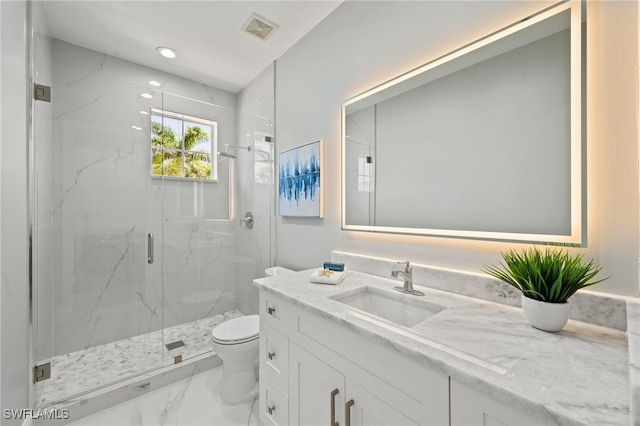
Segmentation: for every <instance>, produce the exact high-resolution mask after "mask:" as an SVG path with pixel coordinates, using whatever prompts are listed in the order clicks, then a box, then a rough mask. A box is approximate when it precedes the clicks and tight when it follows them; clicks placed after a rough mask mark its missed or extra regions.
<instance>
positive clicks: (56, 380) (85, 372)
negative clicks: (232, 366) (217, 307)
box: [39, 310, 242, 406]
mask: <svg viewBox="0 0 640 426" xmlns="http://www.w3.org/2000/svg"><path fill="white" fill-rule="evenodd" d="M241 316H242V313H241V312H240V311H238V310H233V311H229V312H225V313H223V314H219V315H215V316H212V317H207V318H203V319H200V320H197V321H193V322H189V323H186V324H180V325H177V326H174V327H170V328H167V329H165V330H164V331H163V330H158V331H154V332H151V333H147V334H143V335H140V336H134V337H130V338H128V339H125V340H119V341H117V342H112V343H107V344H104V345H100V346H95V347H92V348H88V349H84V350H81V351H77V352H71V353H68V354H64V355H60V356H56V357H54V358H52V359H51V378H50V379H48V380H46V381H44V382H42V385H43V386H42V389H41V391H40V394H39V405H40V406H43V405H49V404H52V403H56V402H59V401H63V400H65V399H68V398H70V397H73V396H76V395H78V394H81V393H83V392H87V391H90V390H93V389H96V388H99V387H102V386H105V385H109V384H113V383H115V382H118V381H120V380H124V379H127V378H130V377H132V376H134V375H136V374H140V373H142V372H144V371H147V370H149V369H152V368H154V367H156V368H157V367H162V366H166V365H170V364H172V363H173V358H174V357H175V356H176V355H182V359H183V360H186V359H188V358H190V357H193V356H196V355H200V354H203V353H206V352H210V351H213V346H212V342H211V330H212V329H213V327H215V326H216V325H218V324H220V323H222V322H224V321H226V320H228V319H231V318H236V317H241ZM176 340H182V341H183V342H184V346H182V347H180V348H177V349H174V350H171V351H168V350H167V348H166V347H165V344H166V343H170V342H174V341H176Z"/></svg>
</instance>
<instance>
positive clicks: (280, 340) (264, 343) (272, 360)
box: [260, 323, 289, 393]
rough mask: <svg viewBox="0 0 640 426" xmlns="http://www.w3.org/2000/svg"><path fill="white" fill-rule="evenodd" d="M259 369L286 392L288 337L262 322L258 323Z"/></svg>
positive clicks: (287, 382)
mask: <svg viewBox="0 0 640 426" xmlns="http://www.w3.org/2000/svg"><path fill="white" fill-rule="evenodd" d="M260 371H261V372H263V373H264V374H266V375H267V376H268V377H269V379H271V380H272V381H273V382H274V383H275V384H276V385H277V386H278V387H279V388H280V389H282V390H283V391H284V392H285V393H288V387H289V339H288V338H287V337H286V336H285V335H283V334H282V333H280V332H279V331H277V330H276V329H274V328H273V327H271V326H270V325H269V324H264V323H263V324H261V325H260Z"/></svg>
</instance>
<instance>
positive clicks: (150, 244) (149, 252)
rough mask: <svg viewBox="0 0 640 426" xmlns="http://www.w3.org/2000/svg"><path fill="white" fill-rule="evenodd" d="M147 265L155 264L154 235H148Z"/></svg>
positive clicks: (150, 233)
mask: <svg viewBox="0 0 640 426" xmlns="http://www.w3.org/2000/svg"><path fill="white" fill-rule="evenodd" d="M147 263H148V264H152V263H153V233H152V232H149V233H148V234H147Z"/></svg>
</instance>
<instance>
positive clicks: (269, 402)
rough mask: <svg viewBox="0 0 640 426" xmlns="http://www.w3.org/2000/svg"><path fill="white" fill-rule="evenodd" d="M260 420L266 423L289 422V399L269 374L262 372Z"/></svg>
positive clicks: (281, 423) (278, 423)
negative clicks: (270, 378)
mask: <svg viewBox="0 0 640 426" xmlns="http://www.w3.org/2000/svg"><path fill="white" fill-rule="evenodd" d="M259 405H260V420H262V423H264V424H265V425H288V424H289V399H288V398H287V396H286V395H285V394H284V393H283V392H282V390H280V388H278V387H277V386H276V385H275V384H274V383H273V382H272V381H271V380H269V378H268V377H267V375H265V374H263V373H262V372H261V373H260V399H259Z"/></svg>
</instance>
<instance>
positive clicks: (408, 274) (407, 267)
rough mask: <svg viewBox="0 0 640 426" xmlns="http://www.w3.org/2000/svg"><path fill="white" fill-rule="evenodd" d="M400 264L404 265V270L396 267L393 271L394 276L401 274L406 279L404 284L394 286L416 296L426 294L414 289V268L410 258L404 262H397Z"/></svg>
mask: <svg viewBox="0 0 640 426" xmlns="http://www.w3.org/2000/svg"><path fill="white" fill-rule="evenodd" d="M397 263H398V265H402V266H403V268H402V269H403V270H398V269H394V270H393V271H391V276H392V277H393V278H398V276H401V277H402V278H403V279H404V285H403V286H402V287H394V288H393V289H394V290H398V291H399V292H401V293H407V294H413V295H414V296H424V293H423V292H421V291H418V290H414V289H413V268H412V267H411V263H409V261H408V260H406V261H404V262H397Z"/></svg>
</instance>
